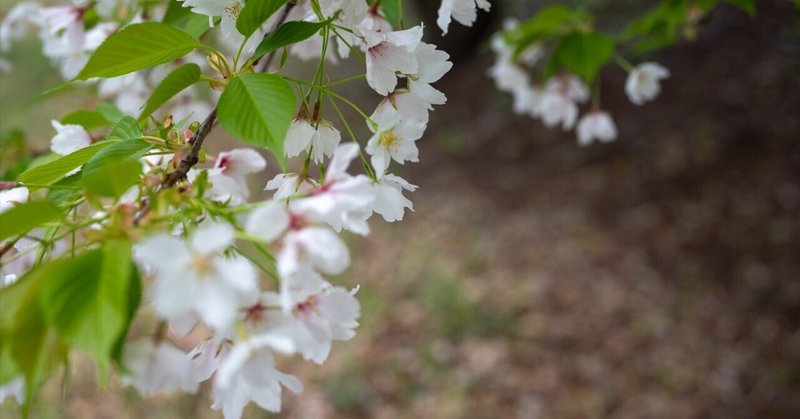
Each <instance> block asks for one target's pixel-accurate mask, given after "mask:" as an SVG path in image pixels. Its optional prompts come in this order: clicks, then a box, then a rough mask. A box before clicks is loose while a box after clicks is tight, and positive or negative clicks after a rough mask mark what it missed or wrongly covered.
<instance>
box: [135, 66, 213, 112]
mask: <svg viewBox="0 0 800 419" xmlns="http://www.w3.org/2000/svg"><path fill="white" fill-rule="evenodd" d="M200 75H201V72H200V66H198V65H197V64H193V63H187V64H184V65H182V66H180V67H178V68H176V69H175V70H172V72H171V73H169V74H168V75H167V77H165V78H164V80H161V83H159V84H158V86H156V88H155V90H153V94H152V95H150V98H149V99H147V102H145V104H144V109H142V113H141V114H139V121H143V120H144V119H145V118H147V117H148V116H149V115H150V114H152V113H153V111H155V110H156V109H158V108H159V107H161V105H163V104H164V103H166V102H167V101H168V100H170V99H171V98H172V97H173V96H175V95H177V94H178V93H180V92H181V91H182V90H183V89H185V88H187V87H189V86H191V85H193V84H195V83H197V81H198V80H200Z"/></svg>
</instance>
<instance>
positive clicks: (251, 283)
mask: <svg viewBox="0 0 800 419" xmlns="http://www.w3.org/2000/svg"><path fill="white" fill-rule="evenodd" d="M231 244H233V229H232V228H231V227H230V226H229V225H227V224H210V225H206V226H203V227H201V228H200V229H198V230H197V231H196V232H195V233H194V235H193V236H192V237H191V239H190V241H189V242H188V243H184V242H182V241H180V240H179V239H177V238H176V237H173V236H169V235H165V234H160V235H156V236H153V237H150V238H148V239H147V240H146V241H144V242H143V243H141V244H140V245H139V248H138V251H137V257H138V260H139V261H140V262H141V263H142V264H144V265H145V266H146V267H147V268H149V269H151V270H152V271H153V273H154V276H155V280H154V283H153V288H152V293H151V298H152V300H153V306H154V308H155V310H156V312H157V313H158V314H159V315H160V316H162V317H164V318H165V319H168V320H172V319H180V318H182V317H183V316H186V315H187V314H192V315H195V316H197V317H198V318H199V319H201V320H202V321H203V322H205V323H206V324H207V325H209V326H211V327H212V328H214V329H216V330H219V331H223V332H224V331H226V330H228V328H229V327H230V326H231V324H232V322H233V320H234V318H235V316H236V312H237V310H238V309H239V308H240V307H242V306H244V305H247V304H248V303H249V302H250V301H251V300H252V298H253V293H254V292H256V291H257V289H258V288H257V284H256V271H255V269H254V268H253V266H252V265H251V264H250V262H248V261H247V260H246V259H244V258H242V257H238V256H231V257H226V256H222V255H220V253H221V251H223V250H225V249H226V248H227V247H228V246H230V245H231ZM182 329H183V330H180V331H179V334H183V333H180V332H184V333H185V332H188V329H186V328H182Z"/></svg>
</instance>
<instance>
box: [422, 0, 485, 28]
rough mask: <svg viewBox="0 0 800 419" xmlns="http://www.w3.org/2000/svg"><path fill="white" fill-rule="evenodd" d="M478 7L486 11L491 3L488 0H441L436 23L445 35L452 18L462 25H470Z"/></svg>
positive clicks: (475, 17) (473, 21) (476, 16)
mask: <svg viewBox="0 0 800 419" xmlns="http://www.w3.org/2000/svg"><path fill="white" fill-rule="evenodd" d="M478 7H480V8H481V9H482V10H484V11H487V12H488V11H489V9H490V8H491V4H489V1H488V0H442V4H441V6H439V11H438V17H437V19H436V24H437V25H439V28H441V29H442V33H443V34H445V35H446V34H447V30H448V28H449V27H450V22H451V21H452V20H453V19H455V20H456V22H458V23H460V24H462V25H464V26H472V24H473V23H475V20H476V19H477V18H478V12H477V10H476V9H477V8H478Z"/></svg>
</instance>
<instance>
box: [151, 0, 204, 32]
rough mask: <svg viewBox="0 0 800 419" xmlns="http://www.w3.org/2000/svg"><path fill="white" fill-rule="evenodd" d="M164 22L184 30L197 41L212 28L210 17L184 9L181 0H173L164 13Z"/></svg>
mask: <svg viewBox="0 0 800 419" xmlns="http://www.w3.org/2000/svg"><path fill="white" fill-rule="evenodd" d="M161 21H162V22H164V23H166V24H168V25H172V26H174V27H176V28H178V29H181V30H183V31H184V32H186V33H188V34H189V35H191V36H192V37H194V38H195V39H197V38H199V37H200V36H201V35H202V34H204V33H205V32H206V31H207V30H209V29H210V28H211V26H209V24H208V16H206V15H201V14H197V13H193V12H192V11H191V9H190V8H188V7H183V2H182V1H181V0H171V1H169V5H168V6H167V11H166V13H164V19H162V20H161Z"/></svg>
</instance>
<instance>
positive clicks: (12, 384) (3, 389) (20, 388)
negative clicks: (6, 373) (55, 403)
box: [0, 287, 25, 405]
mask: <svg viewBox="0 0 800 419" xmlns="http://www.w3.org/2000/svg"><path fill="white" fill-rule="evenodd" d="M0 288H1V287H0ZM7 397H13V398H14V399H15V400H16V401H17V403H18V404H20V405H21V404H22V403H24V402H25V378H23V377H21V376H19V377H15V378H13V379H11V380H10V381H7V382H5V383H2V384H0V405H2V404H3V401H5V399H6V398H7Z"/></svg>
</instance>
